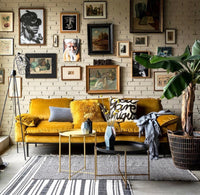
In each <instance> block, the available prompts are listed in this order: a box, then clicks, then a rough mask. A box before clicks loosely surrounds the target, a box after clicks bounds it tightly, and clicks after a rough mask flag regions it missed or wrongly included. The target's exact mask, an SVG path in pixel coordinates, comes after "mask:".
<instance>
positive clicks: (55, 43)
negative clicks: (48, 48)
mask: <svg viewBox="0 0 200 195" xmlns="http://www.w3.org/2000/svg"><path fill="white" fill-rule="evenodd" d="M58 42H59V41H58V35H56V34H54V35H53V47H58Z"/></svg>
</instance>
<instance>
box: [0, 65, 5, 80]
mask: <svg viewBox="0 0 200 195" xmlns="http://www.w3.org/2000/svg"><path fill="white" fill-rule="evenodd" d="M4 82H5V69H4V68H0V84H4Z"/></svg>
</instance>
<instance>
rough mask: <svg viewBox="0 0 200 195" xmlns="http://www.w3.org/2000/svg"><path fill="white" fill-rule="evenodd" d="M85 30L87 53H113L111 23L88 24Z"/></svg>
mask: <svg viewBox="0 0 200 195" xmlns="http://www.w3.org/2000/svg"><path fill="white" fill-rule="evenodd" d="M87 32H88V54H89V55H93V54H113V24H88V25H87ZM99 36H103V37H102V38H101V39H100V38H99ZM95 43H96V44H95Z"/></svg>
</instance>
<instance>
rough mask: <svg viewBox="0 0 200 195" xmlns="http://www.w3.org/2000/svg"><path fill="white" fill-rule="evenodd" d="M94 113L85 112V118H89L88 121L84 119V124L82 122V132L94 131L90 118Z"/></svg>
mask: <svg viewBox="0 0 200 195" xmlns="http://www.w3.org/2000/svg"><path fill="white" fill-rule="evenodd" d="M93 115H94V113H86V114H84V119H86V118H87V120H86V121H84V122H83V123H82V124H81V130H82V132H83V133H84V134H85V133H86V134H87V133H92V121H91V120H90V118H91V117H92V118H93Z"/></svg>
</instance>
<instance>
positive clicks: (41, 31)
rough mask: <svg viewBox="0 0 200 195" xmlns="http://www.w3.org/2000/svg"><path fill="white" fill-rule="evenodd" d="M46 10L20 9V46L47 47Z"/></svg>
mask: <svg viewBox="0 0 200 195" xmlns="http://www.w3.org/2000/svg"><path fill="white" fill-rule="evenodd" d="M45 23H46V21H45V9H44V8H19V45H34V46H36V45H45V44H46V36H45V33H46V32H45Z"/></svg>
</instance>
